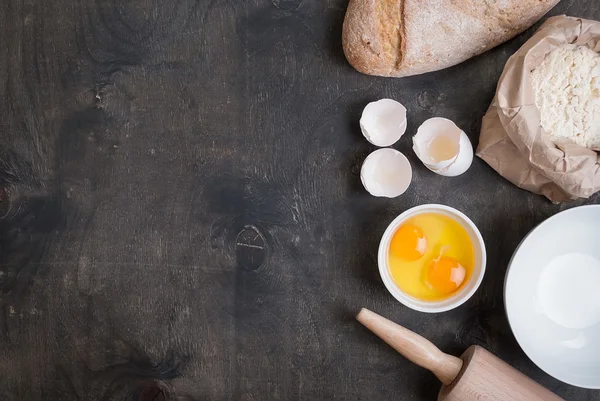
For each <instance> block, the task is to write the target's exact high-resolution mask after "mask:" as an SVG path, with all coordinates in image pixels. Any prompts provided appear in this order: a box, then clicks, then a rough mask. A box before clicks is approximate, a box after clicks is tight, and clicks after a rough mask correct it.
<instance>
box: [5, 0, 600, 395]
mask: <svg viewBox="0 0 600 401" xmlns="http://www.w3.org/2000/svg"><path fill="white" fill-rule="evenodd" d="M346 6H347V1H346V0H318V1H317V0H304V1H301V0H272V1H268V0H247V1H234V0H223V1H203V0H173V1H162V2H161V1H157V0H131V1H126V2H124V1H114V0H55V1H40V0H3V1H2V2H0V48H1V49H2V51H1V52H0V99H2V101H1V102H0V138H1V140H0V188H1V189H0V399H2V400H6V401H13V400H26V401H29V400H34V401H37V400H48V401H54V400H61V401H62V400H67V401H70V400H94V401H95V400H153V399H154V400H184V401H193V400H232V401H233V400H235V401H238V400H243V401H250V400H374V399H377V400H382V401H383V400H399V399H401V400H421V399H424V400H425V399H430V400H431V399H435V397H436V393H437V390H438V388H439V387H438V384H437V379H436V378H435V377H434V376H433V375H432V374H428V373H426V372H424V371H423V370H422V369H421V368H418V367H416V366H414V365H412V364H411V363H410V362H408V361H406V360H404V359H403V358H402V357H401V356H398V355H397V354H396V353H395V351H394V350H392V349H391V348H389V347H387V346H386V345H385V344H383V343H382V342H381V341H380V340H378V339H377V338H376V337H375V336H373V335H371V334H370V333H369V332H368V330H366V329H365V328H363V327H361V326H360V324H358V323H357V322H356V321H355V320H354V318H353V315H354V314H355V313H356V312H357V311H358V309H359V307H361V306H365V307H369V308H371V309H373V310H375V311H377V312H379V313H381V314H383V315H385V316H387V317H390V318H391V319H392V320H395V321H402V322H404V323H405V324H406V326H407V327H408V328H409V329H413V330H416V331H418V332H419V333H421V334H423V335H424V336H425V337H426V338H428V339H430V340H431V341H432V342H433V343H435V344H436V345H439V346H440V348H441V349H442V350H444V351H446V352H449V353H452V354H455V355H458V354H460V353H461V352H462V351H464V350H465V349H466V348H467V346H468V345H470V344H472V343H477V344H481V345H484V346H485V347H486V348H488V349H490V350H491V351H493V352H494V353H496V354H497V355H499V356H500V357H501V358H502V359H504V360H506V361H507V362H509V363H511V364H512V365H513V366H515V367H516V368H518V369H519V370H521V371H523V372H524V373H526V374H528V375H529V376H531V377H532V378H533V379H535V380H536V381H538V382H540V383H541V384H543V385H544V386H546V387H548V388H549V389H550V390H552V391H553V392H555V393H557V394H558V395H560V396H561V397H563V398H565V399H568V400H575V401H592V400H599V399H600V396H599V395H598V392H594V391H587V390H582V389H577V388H574V387H570V386H568V385H565V384H561V383H560V382H558V381H556V380H554V379H552V378H550V377H549V376H547V375H545V374H544V373H543V372H541V371H540V370H539V369H537V368H536V367H535V366H534V365H533V363H532V362H530V361H529V360H528V359H527V358H526V356H525V355H524V354H523V353H522V351H521V350H520V349H519V347H518V345H517V344H516V342H515V340H514V338H513V337H512V334H511V333H510V330H509V328H508V325H507V322H506V319H505V317H504V311H503V306H502V283H503V277H504V273H505V270H506V264H507V263H508V260H509V258H510V256H511V253H512V252H513V251H514V249H515V247H516V245H517V244H518V242H519V241H520V240H521V239H522V238H523V236H524V235H525V234H526V233H527V232H528V231H529V230H530V229H531V228H533V227H534V226H535V225H536V224H538V223H539V222H541V221H542V220H544V219H545V218H546V217H548V216H550V215H552V214H555V213H556V212H558V211H560V210H562V209H564V208H567V207H572V206H575V205H578V204H585V203H597V202H598V200H599V199H600V198H599V197H598V196H594V197H593V198H592V199H590V200H588V201H585V202H575V203H570V204H568V205H561V206H557V205H552V204H550V203H548V202H546V201H545V200H544V199H542V198H541V197H539V196H535V195H532V194H529V193H526V192H524V191H521V190H519V189H517V188H515V187H513V186H511V185H510V184H509V183H507V182H506V181H504V180H503V179H501V178H500V177H498V176H497V175H496V174H495V173H494V172H493V171H492V170H491V169H490V168H488V167H487V166H486V165H485V163H484V162H482V161H480V160H476V161H475V162H474V164H473V166H472V168H471V169H470V170H469V171H468V172H467V173H466V174H465V175H463V176H461V177H458V178H452V179H448V178H441V177H438V176H435V175H434V174H431V173H430V172H429V171H427V170H426V169H425V168H424V167H423V166H422V165H421V164H420V163H419V162H418V160H417V159H416V157H415V156H414V154H413V153H412V151H411V150H410V146H411V145H410V136H409V135H407V136H406V137H404V138H402V140H401V141H400V142H399V143H398V144H397V146H396V147H397V148H398V149H399V150H401V151H403V152H405V153H406V154H407V156H408V157H409V159H410V161H411V163H412V165H413V166H414V170H415V171H414V176H415V178H414V182H413V185H412V186H411V188H410V189H409V191H408V192H407V193H406V194H405V195H404V196H402V197H400V198H398V199H394V200H384V199H375V198H372V197H370V196H369V195H367V194H366V192H365V191H364V190H363V189H362V188H361V186H360V179H359V176H358V173H359V168H360V163H361V162H362V160H364V158H365V156H366V155H367V154H368V153H369V152H370V151H372V150H373V147H372V146H371V145H369V144H368V143H367V142H366V141H365V140H364V138H362V136H361V134H360V130H359V127H358V119H359V117H360V112H361V110H362V108H363V107H364V105H365V104H366V103H367V102H369V101H372V100H375V99H378V98H382V97H392V98H395V99H398V100H400V101H402V102H403V103H404V104H405V105H406V106H407V108H408V111H409V127H408V132H414V131H415V129H416V127H417V126H418V125H419V124H420V123H421V122H423V121H424V120H425V119H427V118H429V117H432V116H442V117H447V118H451V119H453V120H454V121H455V122H456V123H457V124H458V125H459V126H461V127H462V128H463V129H464V130H465V131H466V132H467V133H468V135H469V136H470V137H471V140H472V141H473V142H474V144H475V145H476V143H477V136H478V132H479V127H480V121H481V117H482V116H483V114H484V112H485V110H486V109H487V107H488V105H489V102H490V100H491V99H492V96H493V93H494V89H495V85H496V82H497V79H498V77H499V75H500V73H501V71H502V67H503V65H504V63H505V61H506V59H507V58H508V57H509V56H510V54H512V53H513V52H514V51H515V50H516V49H517V48H518V47H519V46H520V45H521V44H522V43H523V42H524V41H525V40H526V39H527V38H528V37H529V36H530V35H531V33H532V30H529V31H527V32H526V33H524V34H523V35H521V36H519V37H518V38H517V39H515V40H513V41H510V42H509V43H506V44H504V45H502V46H500V47H498V48H496V49H494V50H492V51H491V52H489V53H486V54H485V55H482V56H480V57H477V58H475V59H472V60H470V61H469V62H467V63H465V64H462V65H460V66H457V67H455V68H451V69H448V70H444V71H441V72H439V73H434V74H429V75H423V76H420V77H414V78H410V79H402V80H389V79H381V78H373V77H366V76H362V75H360V74H359V73H357V72H356V71H354V70H353V69H352V68H351V67H350V66H349V65H348V64H347V63H346V62H345V60H344V56H343V52H342V48H341V43H340V37H341V29H342V20H343V17H344V12H345V9H346ZM552 13H553V14H560V13H567V14H569V15H574V16H578V17H585V18H592V19H600V9H599V6H598V2H597V1H595V0H563V1H562V2H561V4H560V5H559V6H558V7H557V8H556V9H555V10H553V12H552ZM425 202H439V203H444V204H448V205H450V206H453V207H456V208H458V209H460V210H461V211H463V212H465V213H466V214H467V215H469V217H471V218H472V219H473V221H474V222H475V223H476V224H477V225H478V226H479V227H480V229H481V232H482V234H483V236H484V239H485V240H486V242H487V244H488V255H489V263H488V269H487V273H486V277H485V279H484V282H483V284H482V286H481V288H480V289H479V291H478V292H477V294H476V295H475V296H474V298H473V299H472V300H471V301H470V302H468V303H467V304H465V305H464V306H462V307H460V308H458V309H457V310H454V311H452V312H448V313H444V314H439V315H424V314H421V313H418V312H413V311H410V310H408V309H406V308H404V307H401V306H400V305H399V304H398V303H397V302H395V301H394V300H393V299H392V297H391V296H390V295H389V294H388V293H387V292H386V290H385V288H384V286H383V285H382V283H381V281H380V280H379V278H378V273H377V267H376V257H375V255H376V249H377V243H378V240H379V238H380V236H381V235H382V233H383V231H384V229H385V227H386V226H387V224H388V223H389V222H390V221H391V220H392V218H393V217H395V216H396V215H397V214H399V213H400V212H402V211H403V210H405V209H406V208H408V207H411V206H414V205H417V204H422V203H425Z"/></svg>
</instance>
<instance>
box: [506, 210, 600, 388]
mask: <svg viewBox="0 0 600 401" xmlns="http://www.w3.org/2000/svg"><path fill="white" fill-rule="evenodd" d="M580 209H600V205H583V206H575V207H572V208H570V209H566V210H562V211H560V212H558V213H556V214H554V215H552V216H550V217H548V218H547V219H545V220H544V221H542V222H541V223H539V224H537V225H536V226H535V227H533V228H532V229H531V231H529V233H528V234H527V235H526V236H525V237H524V238H523V239H522V240H521V242H519V245H517V247H516V248H515V251H514V252H513V254H512V256H511V258H510V261H509V262H508V267H507V268H506V274H505V276H504V288H503V293H502V295H503V298H504V313H505V314H506V320H507V321H508V326H509V327H510V331H511V332H512V333H513V336H514V337H515V340H517V344H519V347H520V348H521V350H522V351H523V353H525V355H526V356H527V358H529V360H530V361H531V362H533V363H534V365H535V366H537V367H538V368H539V369H540V370H542V371H543V372H544V373H546V374H547V375H549V376H551V377H553V378H555V379H556V380H559V381H561V382H563V383H566V384H570V385H571V386H575V387H580V388H587V389H591V390H598V389H600V381H599V382H598V384H597V385H594V386H588V385H582V384H581V383H577V382H576V381H573V380H566V379H564V378H560V377H558V376H557V375H555V374H553V373H550V372H549V371H548V370H547V369H546V368H544V367H543V366H541V365H540V364H539V363H538V362H537V361H536V360H535V359H534V358H532V356H531V350H528V349H526V348H525V347H524V346H523V343H524V342H523V337H522V336H519V335H518V334H517V332H516V331H515V325H514V322H513V321H512V320H511V315H510V313H509V311H508V304H507V288H508V277H509V275H510V272H511V268H512V267H513V262H514V260H515V257H516V256H517V253H518V252H519V250H521V248H522V247H523V245H524V244H525V241H526V240H527V239H528V238H530V237H531V235H532V234H533V233H534V232H536V231H538V230H539V229H541V228H542V227H543V226H545V225H547V224H549V222H551V221H553V220H555V219H557V218H559V217H560V218H562V217H563V215H565V214H570V213H572V212H574V211H576V210H580ZM513 270H514V269H513ZM513 319H514V317H513Z"/></svg>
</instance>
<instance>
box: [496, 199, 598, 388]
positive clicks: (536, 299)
mask: <svg viewBox="0 0 600 401" xmlns="http://www.w3.org/2000/svg"><path fill="white" fill-rule="evenodd" d="M504 303H505V307H506V314H507V316H508V321H509V323H510V327H511V329H512V331H513V333H514V335H515V337H516V339H517V342H518V343H519V345H520V346H521V348H522V349H523V351H524V352H525V353H526V354H527V356H528V357H529V358H530V359H531V360H532V361H533V362H534V363H535V364H536V365H537V366H538V367H540V368H541V369H542V370H544V371H545V372H546V373H548V374H549V375H551V376H554V377H555V378H556V379H558V380H561V381H563V382H565V383H568V384H572V385H574V386H578V387H585V388H591V389H600V205H594V206H582V207H576V208H573V209H569V210H567V211H564V212H561V213H559V214H557V215H554V216H553V217H551V218H549V219H547V220H546V221H544V222H543V223H541V224H540V225H539V226H537V227H536V228H535V229H534V230H533V231H532V232H531V233H530V234H529V235H528V236H527V237H526V238H525V239H524V240H523V242H522V243H521V244H520V245H519V247H518V248H517V250H516V252H515V254H514V256H513V258H512V260H511V262H510V265H509V268H508V271H507V274H506V281H505V286H504Z"/></svg>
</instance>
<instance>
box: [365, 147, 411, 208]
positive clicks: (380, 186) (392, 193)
mask: <svg viewBox="0 0 600 401" xmlns="http://www.w3.org/2000/svg"><path fill="white" fill-rule="evenodd" d="M360 179H361V181H362V183H363V186H364V187H365V189H366V190H367V191H368V192H369V193H370V194H371V195H373V196H380V197H386V198H395V197H396V196H400V195H402V194H403V193H404V192H406V190H407V189H408V186H409V185H410V182H411V181H412V168H411V167H410V163H409V161H408V159H407V158H406V156H404V155H403V154H402V153H400V152H398V151H397V150H395V149H391V148H385V149H378V150H376V151H374V152H373V153H371V154H370V155H369V156H367V158H366V159H365V161H364V163H363V165H362V168H361V170H360Z"/></svg>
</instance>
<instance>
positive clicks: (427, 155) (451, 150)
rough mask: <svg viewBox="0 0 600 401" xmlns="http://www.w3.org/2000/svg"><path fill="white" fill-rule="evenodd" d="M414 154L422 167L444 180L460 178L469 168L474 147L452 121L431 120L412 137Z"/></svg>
mask: <svg viewBox="0 0 600 401" xmlns="http://www.w3.org/2000/svg"><path fill="white" fill-rule="evenodd" d="M413 150H414V151H415V153H416V154H417V157H418V158H419V160H421V161H422V162H423V164H424V165H425V167H427V168H428V169H429V170H431V171H433V172H434V173H436V174H439V175H443V176H446V177H456V176H457V175H461V174H462V173H464V172H465V171H467V170H468V169H469V167H471V163H472V162H473V146H472V145H471V141H470V140H469V137H468V136H467V134H465V133H464V131H463V130H461V129H460V128H458V127H457V126H456V124H454V123H453V122H452V121H450V120H448V119H445V118H441V117H434V118H430V119H429V120H427V121H425V122H424V123H423V124H422V125H421V126H420V127H419V129H418V130H417V133H416V134H415V136H414V137H413Z"/></svg>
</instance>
